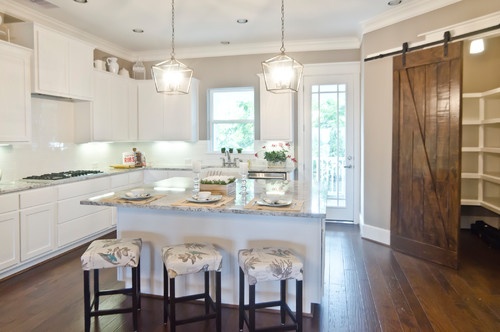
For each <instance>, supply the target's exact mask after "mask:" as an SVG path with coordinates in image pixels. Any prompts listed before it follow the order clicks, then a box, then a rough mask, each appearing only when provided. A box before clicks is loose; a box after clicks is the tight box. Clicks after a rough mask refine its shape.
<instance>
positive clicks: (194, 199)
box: [187, 195, 222, 203]
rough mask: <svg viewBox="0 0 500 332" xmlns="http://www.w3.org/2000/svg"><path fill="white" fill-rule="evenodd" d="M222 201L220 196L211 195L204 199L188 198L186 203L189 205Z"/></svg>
mask: <svg viewBox="0 0 500 332" xmlns="http://www.w3.org/2000/svg"><path fill="white" fill-rule="evenodd" d="M221 199H222V195H212V196H210V197H208V198H206V199H199V198H198V199H196V198H194V197H188V198H187V201H188V202H191V203H213V202H217V201H220V200H221Z"/></svg>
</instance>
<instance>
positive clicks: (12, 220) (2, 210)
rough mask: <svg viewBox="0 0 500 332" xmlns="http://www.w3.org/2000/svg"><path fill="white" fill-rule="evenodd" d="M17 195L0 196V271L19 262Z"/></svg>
mask: <svg viewBox="0 0 500 332" xmlns="http://www.w3.org/2000/svg"><path fill="white" fill-rule="evenodd" d="M18 208H19V195H18V194H7V195H1V196H0V271H1V270H4V269H6V268H8V267H11V266H14V265H16V264H17V263H19V261H20V251H19V212H18Z"/></svg>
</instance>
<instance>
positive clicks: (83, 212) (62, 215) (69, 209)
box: [57, 192, 110, 224]
mask: <svg viewBox="0 0 500 332" xmlns="http://www.w3.org/2000/svg"><path fill="white" fill-rule="evenodd" d="M102 193H104V192H102ZM87 198H89V196H78V197H73V198H69V199H65V200H63V201H59V202H57V211H58V214H57V223H58V224H62V223H65V222H67V221H70V220H73V219H76V218H80V217H83V216H87V215H90V214H94V213H96V212H99V211H102V210H109V209H110V208H109V207H108V206H94V205H82V204H80V201H81V200H84V199H87Z"/></svg>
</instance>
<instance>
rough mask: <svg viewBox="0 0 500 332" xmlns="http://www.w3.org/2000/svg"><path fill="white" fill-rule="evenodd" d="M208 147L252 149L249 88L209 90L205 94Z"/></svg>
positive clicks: (251, 113) (252, 119)
mask: <svg viewBox="0 0 500 332" xmlns="http://www.w3.org/2000/svg"><path fill="white" fill-rule="evenodd" d="M208 98H209V100H208V107H209V119H210V121H209V126H210V128H209V133H210V142H211V150H212V151H213V152H219V151H220V150H221V148H233V149H234V150H235V151H236V149H238V148H241V149H243V151H244V152H245V151H247V152H250V151H253V142H254V133H255V124H254V114H255V112H254V91H253V87H238V88H221V89H210V90H209V94H208Z"/></svg>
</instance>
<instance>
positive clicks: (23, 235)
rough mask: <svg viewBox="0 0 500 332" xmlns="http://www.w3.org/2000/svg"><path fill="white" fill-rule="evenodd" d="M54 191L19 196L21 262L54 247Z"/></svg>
mask: <svg viewBox="0 0 500 332" xmlns="http://www.w3.org/2000/svg"><path fill="white" fill-rule="evenodd" d="M56 197H57V195H56V190H55V188H54V187H50V188H42V189H35V190H28V191H26V192H23V193H21V194H20V195H19V206H20V208H21V209H20V212H19V229H20V240H21V261H26V260H28V259H30V258H34V257H37V256H40V255H42V254H45V253H48V252H51V251H52V250H53V249H54V247H55V216H56V204H55V203H54V202H55V200H56Z"/></svg>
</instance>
